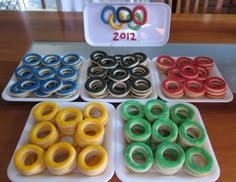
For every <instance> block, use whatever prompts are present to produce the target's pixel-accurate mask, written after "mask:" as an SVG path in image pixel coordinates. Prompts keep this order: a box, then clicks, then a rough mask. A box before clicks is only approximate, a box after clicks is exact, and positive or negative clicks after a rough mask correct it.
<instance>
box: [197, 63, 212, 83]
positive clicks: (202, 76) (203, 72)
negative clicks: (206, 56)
mask: <svg viewBox="0 0 236 182" xmlns="http://www.w3.org/2000/svg"><path fill="white" fill-rule="evenodd" d="M197 68H198V70H199V74H198V76H197V79H199V80H202V81H204V80H206V79H207V78H208V77H209V75H210V72H209V70H208V69H207V68H206V67H203V66H197Z"/></svg>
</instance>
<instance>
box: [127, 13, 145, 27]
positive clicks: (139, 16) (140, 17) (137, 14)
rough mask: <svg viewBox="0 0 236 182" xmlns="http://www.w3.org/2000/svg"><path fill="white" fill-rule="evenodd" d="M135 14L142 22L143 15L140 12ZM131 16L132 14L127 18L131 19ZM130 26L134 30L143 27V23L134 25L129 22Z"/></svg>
mask: <svg viewBox="0 0 236 182" xmlns="http://www.w3.org/2000/svg"><path fill="white" fill-rule="evenodd" d="M135 15H136V17H137V18H138V21H140V22H142V21H143V17H142V15H141V14H140V13H136V14H135ZM129 18H130V15H128V16H127V19H129ZM128 27H129V28H130V29H132V30H139V29H140V28H141V27H142V25H136V26H134V25H132V24H131V23H128Z"/></svg>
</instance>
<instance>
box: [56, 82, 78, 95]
mask: <svg viewBox="0 0 236 182" xmlns="http://www.w3.org/2000/svg"><path fill="white" fill-rule="evenodd" d="M77 88H78V84H77V82H75V81H65V82H63V86H62V88H61V89H60V90H58V91H57V92H56V94H57V95H59V96H61V95H63V96H66V95H70V94H71V93H73V92H75V91H76V90H77Z"/></svg>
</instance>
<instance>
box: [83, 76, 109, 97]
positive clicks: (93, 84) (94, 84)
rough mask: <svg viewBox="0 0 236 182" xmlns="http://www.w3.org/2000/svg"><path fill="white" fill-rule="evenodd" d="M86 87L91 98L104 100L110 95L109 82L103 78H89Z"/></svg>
mask: <svg viewBox="0 0 236 182" xmlns="http://www.w3.org/2000/svg"><path fill="white" fill-rule="evenodd" d="M84 86H85V89H86V91H87V92H88V94H89V95H90V96H91V97H94V98H104V97H106V96H107V95H108V89H107V88H108V87H107V82H106V81H105V80H104V79H103V78H99V77H96V78H89V79H87V80H86V82H85V85H84Z"/></svg>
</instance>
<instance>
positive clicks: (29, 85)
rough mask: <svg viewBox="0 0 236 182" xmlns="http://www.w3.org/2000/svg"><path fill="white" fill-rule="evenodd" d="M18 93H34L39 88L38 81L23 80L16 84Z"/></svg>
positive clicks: (32, 79) (33, 79)
mask: <svg viewBox="0 0 236 182" xmlns="http://www.w3.org/2000/svg"><path fill="white" fill-rule="evenodd" d="M17 87H18V89H19V90H20V91H24V92H25V91H26V92H27V91H34V90H36V89H38V88H39V87H40V81H39V80H37V79H35V78H25V79H21V80H19V81H18V82H17Z"/></svg>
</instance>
